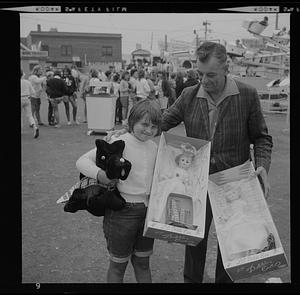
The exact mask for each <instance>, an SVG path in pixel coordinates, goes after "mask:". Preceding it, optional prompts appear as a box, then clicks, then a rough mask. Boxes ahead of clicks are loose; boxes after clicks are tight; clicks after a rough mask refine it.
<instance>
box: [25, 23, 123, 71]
mask: <svg viewBox="0 0 300 295" xmlns="http://www.w3.org/2000/svg"><path fill="white" fill-rule="evenodd" d="M26 41H27V46H28V47H32V46H36V47H37V48H38V49H39V50H41V51H47V52H48V58H47V65H51V66H53V67H58V68H63V67H64V66H66V65H67V66H70V65H72V64H76V65H77V66H78V67H79V68H85V67H89V68H90V67H100V68H101V69H102V70H104V71H105V70H106V69H108V68H109V66H115V67H116V68H118V67H120V66H121V64H122V35H121V34H107V33H74V32H59V31H57V30H56V29H51V30H50V31H42V30H41V27H40V25H38V29H37V31H31V32H30V33H29V35H28V36H27V40H26Z"/></svg>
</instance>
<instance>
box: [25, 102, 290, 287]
mask: <svg viewBox="0 0 300 295" xmlns="http://www.w3.org/2000/svg"><path fill="white" fill-rule="evenodd" d="M78 102H79V120H80V121H82V120H83V102H82V100H81V99H79V101H78ZM47 107H48V102H47V101H42V108H41V115H42V120H43V122H44V123H47ZM59 107H60V113H61V124H62V128H60V129H56V128H53V127H50V126H47V125H46V126H41V128H40V137H39V138H38V139H33V136H32V129H30V128H29V127H28V124H27V122H25V124H24V125H25V126H24V134H22V135H20V136H21V138H22V139H21V140H22V163H21V165H22V283H41V284H43V283H105V278H106V270H107V266H108V255H107V250H106V243H105V239H104V236H103V231H102V219H103V218H102V217H100V218H97V217H95V216H92V215H91V214H89V213H87V212H85V211H78V212H77V213H76V214H71V213H66V212H64V211H63V207H62V205H58V204H56V200H57V199H58V198H59V197H60V196H61V195H62V194H63V193H64V192H65V191H66V190H68V189H69V188H70V187H71V186H72V185H73V184H74V183H75V182H76V181H77V180H78V171H77V170H76V167H75V162H76V160H77V159H78V157H79V156H81V155H82V154H83V153H84V152H86V151H88V150H89V149H91V148H93V147H94V142H95V139H96V138H101V137H102V135H100V134H97V135H92V136H88V135H87V124H81V125H79V126H75V125H72V126H67V124H66V118H65V113H64V106H63V105H62V104H60V106H59ZM266 122H267V124H268V127H269V132H270V134H271V135H272V136H273V142H274V148H273V154H272V165H271V169H270V172H269V181H270V184H271V197H270V199H269V201H268V204H269V208H270V211H271V214H272V216H273V220H274V222H275V225H276V227H277V229H278V232H279V236H280V238H281V242H282V245H283V247H284V250H285V253H286V255H287V259H288V262H289V263H290V215H289V212H290V150H289V148H290V135H289V132H284V131H283V129H285V128H286V127H287V126H286V122H285V116H284V115H282V114H273V115H267V116H266ZM170 132H174V133H175V134H179V135H184V128H183V125H180V126H178V127H176V128H174V129H173V130H171V131H170ZM216 248H217V240H216V233H215V229H214V226H213V225H212V227H211V230H210V238H209V244H208V254H207V261H206V269H205V280H204V282H206V283H213V282H214V269H215V258H216ZM183 261H184V246H183V245H181V244H172V243H167V242H165V241H161V240H156V241H155V246H154V254H153V256H152V258H151V268H152V278H153V283H182V282H183ZM269 277H280V278H281V279H282V281H283V282H290V281H291V275H290V267H287V268H284V269H281V270H277V271H273V272H269V273H264V274H262V275H257V276H252V277H249V278H247V279H243V280H240V281H238V283H248V282H251V283H260V282H264V281H265V280H266V279H267V278H269ZM125 282H126V283H134V282H135V279H134V274H133V269H132V267H131V265H129V266H128V269H127V271H126V275H125Z"/></svg>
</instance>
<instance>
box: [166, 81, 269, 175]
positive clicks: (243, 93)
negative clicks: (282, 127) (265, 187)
mask: <svg viewBox="0 0 300 295" xmlns="http://www.w3.org/2000/svg"><path fill="white" fill-rule="evenodd" d="M235 83H236V85H237V88H238V90H239V93H237V94H235V95H230V96H229V97H226V99H224V100H223V101H222V102H221V103H220V112H219V117H218V121H217V125H216V129H215V133H214V136H213V137H212V136H211V134H210V128H209V126H210V122H209V116H208V103H207V100H206V98H202V97H197V93H198V90H199V88H200V85H201V84H200V83H199V84H197V85H195V86H191V87H187V88H185V89H184V90H183V92H182V94H181V95H180V97H179V98H178V99H177V100H176V101H175V103H174V104H173V105H172V106H171V107H170V108H169V109H167V110H166V111H165V112H164V114H163V123H162V128H161V129H162V131H167V130H169V129H170V128H173V127H175V126H177V125H178V124H180V123H181V122H182V121H183V122H184V125H185V129H186V135H187V136H189V137H194V138H199V139H204V140H208V141H211V158H210V169H209V170H210V171H209V173H210V174H212V173H215V172H219V171H222V170H225V169H228V168H231V167H234V166H237V165H241V164H243V163H244V162H245V161H247V160H249V159H250V144H253V145H254V157H255V164H256V168H257V167H259V166H263V167H264V168H265V169H266V171H267V172H268V171H269V168H270V163H271V153H272V147H273V142H272V137H271V136H270V135H269V134H268V128H267V125H266V122H265V120H264V117H263V114H262V110H261V105H260V101H259V97H258V94H257V91H256V89H255V88H254V87H252V86H250V85H247V84H244V83H242V82H240V81H236V80H235Z"/></svg>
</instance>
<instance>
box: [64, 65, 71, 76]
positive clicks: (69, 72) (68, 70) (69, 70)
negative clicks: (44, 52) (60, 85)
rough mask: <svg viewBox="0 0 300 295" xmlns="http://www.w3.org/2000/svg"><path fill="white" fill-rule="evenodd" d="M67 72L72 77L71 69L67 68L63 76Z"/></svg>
mask: <svg viewBox="0 0 300 295" xmlns="http://www.w3.org/2000/svg"><path fill="white" fill-rule="evenodd" d="M65 72H67V73H68V75H69V76H70V75H71V69H70V68H68V67H65V68H64V69H63V74H64V73H65Z"/></svg>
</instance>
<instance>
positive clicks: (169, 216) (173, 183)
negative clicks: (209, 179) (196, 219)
mask: <svg viewBox="0 0 300 295" xmlns="http://www.w3.org/2000/svg"><path fill="white" fill-rule="evenodd" d="M180 150H181V151H180V153H179V154H178V155H177V156H176V157H175V164H176V165H175V168H174V169H173V173H172V175H171V177H167V176H162V177H161V179H162V181H160V182H159V192H160V196H161V197H160V204H161V206H158V207H159V208H162V212H159V213H158V216H157V219H158V220H159V221H160V222H162V223H167V224H173V225H177V226H182V227H186V228H189V226H188V224H190V225H191V224H192V222H193V200H192V191H193V183H192V180H191V174H190V173H191V172H190V168H191V166H192V164H193V160H194V157H195V155H196V148H195V147H194V146H192V145H191V144H189V143H183V144H181V146H180ZM172 168H173V167H170V169H172Z"/></svg>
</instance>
